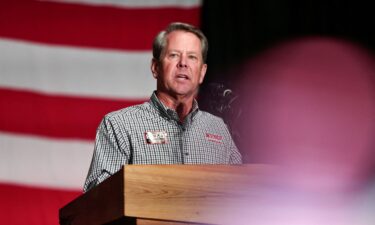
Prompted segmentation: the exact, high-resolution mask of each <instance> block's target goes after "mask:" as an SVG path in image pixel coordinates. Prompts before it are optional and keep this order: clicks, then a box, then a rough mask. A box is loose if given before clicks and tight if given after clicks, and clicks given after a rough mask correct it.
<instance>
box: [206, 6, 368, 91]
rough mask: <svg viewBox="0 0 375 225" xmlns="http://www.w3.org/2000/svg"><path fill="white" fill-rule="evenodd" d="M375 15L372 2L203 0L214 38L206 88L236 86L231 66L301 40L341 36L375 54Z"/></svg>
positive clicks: (211, 34)
mask: <svg viewBox="0 0 375 225" xmlns="http://www.w3.org/2000/svg"><path fill="white" fill-rule="evenodd" d="M374 14H375V12H374V7H373V6H372V4H371V1H368V2H361V1H339V0H327V1H322V2H321V1H314V0H305V1H279V0H258V1H252V0H250V1H238V2H237V1H234V2H231V4H228V1H224V0H218V1H204V2H203V8H202V30H203V32H204V33H205V34H206V35H207V38H208V40H209V52H208V65H209V70H208V74H207V77H206V82H205V84H206V85H207V84H208V83H211V82H225V83H226V84H227V85H231V81H233V78H234V79H235V77H230V78H229V77H228V76H229V75H228V74H226V73H227V72H228V70H229V69H230V68H232V67H234V66H236V65H239V64H240V63H241V62H243V60H246V59H248V58H250V57H254V56H256V55H257V54H258V53H260V52H262V51H264V50H265V49H267V48H269V47H271V46H273V45H275V44H277V43H280V42H282V41H286V40H290V39H294V38H299V37H305V36H327V37H336V38H340V39H344V40H348V41H351V42H353V43H357V44H359V45H362V46H363V47H365V48H367V49H369V50H372V51H373V50H375V35H374V29H375V15H374ZM231 76H235V75H233V74H231ZM204 88H205V86H203V87H202V91H203V89H204Z"/></svg>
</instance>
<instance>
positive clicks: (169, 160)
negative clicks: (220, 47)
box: [84, 23, 241, 191]
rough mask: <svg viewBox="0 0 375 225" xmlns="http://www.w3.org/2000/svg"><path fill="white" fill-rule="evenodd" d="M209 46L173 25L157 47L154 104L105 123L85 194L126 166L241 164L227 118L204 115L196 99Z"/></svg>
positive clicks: (198, 34)
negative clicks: (226, 121)
mask: <svg viewBox="0 0 375 225" xmlns="http://www.w3.org/2000/svg"><path fill="white" fill-rule="evenodd" d="M207 49H208V42H207V39H206V37H205V36H204V35H203V33H202V32H201V31H200V30H198V29H197V28H195V27H193V26H191V25H189V24H183V23H172V24H170V25H169V26H168V27H167V29H166V30H165V31H162V32H160V33H159V34H158V35H157V36H156V38H155V40H154V43H153V59H152V63H151V71H152V74H153V76H154V78H155V79H156V80H157V90H156V91H155V92H154V93H153V94H152V96H151V98H150V101H149V102H145V103H143V104H141V105H136V106H132V107H128V108H125V109H122V110H119V111H115V112H112V113H109V114H108V115H106V116H105V117H104V119H103V120H102V122H101V124H100V126H99V128H98V130H97V136H96V143H95V150H94V155H93V159H92V162H91V166H90V170H89V173H88V176H87V178H86V182H85V185H84V191H87V190H89V189H90V188H92V187H94V186H96V185H97V184H99V183H100V182H102V181H103V180H105V179H106V178H108V177H109V176H110V175H112V174H114V173H115V172H117V171H118V170H119V169H121V166H122V165H124V164H234V163H241V155H240V153H239V152H238V150H237V148H236V146H235V144H234V142H233V140H232V138H231V136H230V134H229V131H228V129H227V127H226V125H225V124H224V122H223V120H222V119H220V118H218V117H216V116H213V115H211V114H209V113H207V112H203V111H200V110H199V109H198V104H197V102H196V100H195V97H196V95H197V93H198V88H199V85H200V84H201V83H202V82H203V79H204V76H205V74H206V70H207V64H205V60H206V57H207Z"/></svg>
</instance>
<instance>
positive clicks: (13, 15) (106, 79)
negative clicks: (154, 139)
mask: <svg viewBox="0 0 375 225" xmlns="http://www.w3.org/2000/svg"><path fill="white" fill-rule="evenodd" d="M201 4H202V3H201V1H199V0H184V1H178V0H159V1H139V0H56V1H36V0H25V1H13V0H3V1H0V223H1V224H8V225H16V224H17V225H18V224H28V225H44V224H45V225H56V224H58V210H59V208H61V207H62V206H64V205H65V204H66V203H68V202H69V201H71V200H73V199H74V198H75V197H77V196H78V195H80V194H81V193H82V191H81V190H82V185H83V182H84V179H85V177H86V174H87V171H88V167H89V165H90V160H91V156H92V152H93V145H94V143H93V141H94V138H95V131H96V127H97V126H98V124H99V122H100V120H101V118H102V117H103V116H104V115H105V114H106V113H108V112H110V111H113V110H116V109H120V108H123V107H126V106H130V105H134V104H138V103H141V102H144V101H146V100H147V99H148V98H149V96H150V95H151V93H152V91H153V90H154V89H155V87H156V82H155V80H154V79H153V78H152V75H151V73H150V63H151V45H152V40H153V38H154V36H155V35H156V34H157V32H158V31H159V30H161V29H163V28H165V27H166V25H167V24H169V23H170V22H173V21H180V22H187V23H191V24H194V25H196V26H199V25H200V11H201Z"/></svg>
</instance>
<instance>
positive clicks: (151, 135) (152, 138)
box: [145, 131, 168, 144]
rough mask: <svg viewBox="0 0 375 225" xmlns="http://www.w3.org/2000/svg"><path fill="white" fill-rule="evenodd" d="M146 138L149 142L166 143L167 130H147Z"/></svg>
mask: <svg viewBox="0 0 375 225" xmlns="http://www.w3.org/2000/svg"><path fill="white" fill-rule="evenodd" d="M145 139H146V143H147V144H166V143H168V142H167V132H165V131H146V132H145Z"/></svg>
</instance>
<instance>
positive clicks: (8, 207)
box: [0, 168, 82, 225]
mask: <svg viewBox="0 0 375 225" xmlns="http://www.w3.org/2000/svg"><path fill="white" fill-rule="evenodd" d="M25 169H27V168H25ZM46 169H47V168H46ZM81 193H82V192H80V191H62V190H53V189H44V188H32V187H23V186H17V185H8V184H0V199H1V201H0V223H1V224H12V225H16V224H17V225H18V224H19V225H21V224H48V225H52V224H55V225H57V224H59V222H58V220H59V219H58V218H59V217H58V212H59V209H60V208H62V207H63V206H64V205H66V204H67V203H68V202H70V201H72V200H73V199H74V198H76V197H77V196H79V195H80V194H81Z"/></svg>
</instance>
